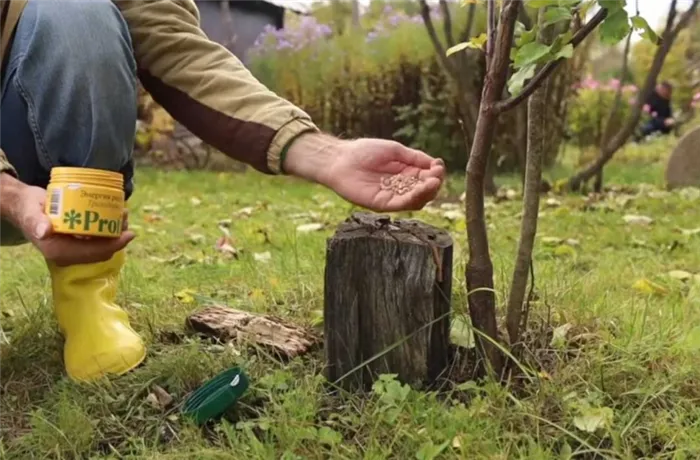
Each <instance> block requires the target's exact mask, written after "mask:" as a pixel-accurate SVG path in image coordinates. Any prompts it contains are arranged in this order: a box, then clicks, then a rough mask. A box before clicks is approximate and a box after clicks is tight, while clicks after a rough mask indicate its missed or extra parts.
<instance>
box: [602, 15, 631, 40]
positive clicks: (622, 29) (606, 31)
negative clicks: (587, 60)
mask: <svg viewBox="0 0 700 460" xmlns="http://www.w3.org/2000/svg"><path fill="white" fill-rule="evenodd" d="M629 32H630V23H629V16H628V15H627V11H625V10H623V9H619V10H616V11H615V12H614V13H611V14H609V15H608V17H606V18H605V20H604V21H603V23H602V24H601V25H600V39H601V41H602V42H603V44H605V45H614V44H616V43H618V42H619V41H620V40H622V39H623V38H625V37H626V36H627V34H628V33H629Z"/></svg>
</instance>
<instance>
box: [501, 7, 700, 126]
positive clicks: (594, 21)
mask: <svg viewBox="0 0 700 460" xmlns="http://www.w3.org/2000/svg"><path fill="white" fill-rule="evenodd" d="M674 1H675V0H674ZM696 1H700V0H696ZM607 16H608V10H606V9H600V10H599V11H598V12H597V13H596V15H595V16H593V17H592V18H591V20H590V21H588V22H587V23H586V25H585V26H583V27H581V28H580V29H579V30H577V31H576V33H575V34H574V36H573V37H572V38H571V42H570V43H571V45H572V46H573V47H574V48H576V47H577V46H578V45H580V44H581V42H582V41H583V40H584V39H585V38H586V37H587V36H588V35H590V33H591V32H593V31H594V30H595V28H596V27H598V25H599V24H600V23H601V22H603V20H604V19H605V18H606V17H607ZM562 61H564V59H563V58H561V59H557V60H556V61H552V62H549V63H548V64H547V65H545V66H544V67H543V68H542V70H541V71H539V72H537V74H536V75H535V76H534V77H532V78H531V79H530V81H529V82H527V85H525V87H524V88H523V90H522V91H521V92H520V93H519V94H518V95H517V96H513V97H511V98H510V99H507V100H505V101H501V102H499V103H498V104H496V110H498V111H501V112H505V111H507V110H510V109H512V108H513V107H515V106H517V105H518V104H520V103H521V102H522V101H524V100H525V99H527V98H528V97H530V95H531V94H532V93H534V92H535V90H536V89H537V88H539V86H540V85H541V84H542V83H543V82H544V81H545V80H546V79H547V78H548V77H549V76H550V75H551V74H552V72H554V70H555V69H556V68H557V67H558V66H559V64H560V63H561V62H562Z"/></svg>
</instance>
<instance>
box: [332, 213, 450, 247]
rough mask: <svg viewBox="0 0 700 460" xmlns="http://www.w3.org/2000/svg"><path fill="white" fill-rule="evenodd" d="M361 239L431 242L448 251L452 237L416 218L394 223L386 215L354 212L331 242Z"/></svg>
mask: <svg viewBox="0 0 700 460" xmlns="http://www.w3.org/2000/svg"><path fill="white" fill-rule="evenodd" d="M362 237H369V238H378V239H386V240H392V241H396V242H400V243H409V244H411V243H412V244H418V245H425V244H426V243H429V244H432V245H435V246H437V247H439V248H447V247H449V246H451V245H452V237H451V236H450V234H449V233H448V232H447V231H445V230H442V229H439V228H436V227H433V226H432V225H429V224H426V223H425V222H421V221H419V220H414V219H396V220H392V219H391V217H389V216H387V215H383V214H372V213H365V212H356V213H353V214H352V215H351V216H350V217H349V218H348V219H346V220H345V221H344V222H342V223H341V224H340V225H338V227H337V229H336V233H335V235H334V236H333V238H332V239H333V240H343V239H354V238H362Z"/></svg>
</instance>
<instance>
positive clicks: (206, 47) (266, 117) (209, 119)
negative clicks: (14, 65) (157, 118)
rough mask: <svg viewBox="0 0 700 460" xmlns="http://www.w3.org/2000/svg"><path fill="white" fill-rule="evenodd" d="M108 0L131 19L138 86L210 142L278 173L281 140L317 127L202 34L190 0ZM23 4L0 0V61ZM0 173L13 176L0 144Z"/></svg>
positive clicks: (265, 170) (23, 1)
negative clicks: (0, 171)
mask: <svg viewBox="0 0 700 460" xmlns="http://www.w3.org/2000/svg"><path fill="white" fill-rule="evenodd" d="M113 2H114V4H115V5H116V6H117V7H118V8H119V9H120V10H121V12H122V15H123V16H124V19H125V20H126V23H127V24H128V27H129V31H130V33H131V38H132V42H133V47H134V54H135V56H136V62H137V65H138V77H139V79H140V81H141V84H142V85H143V87H144V88H145V89H146V90H147V91H148V92H149V93H150V94H151V96H152V97H153V99H154V100H155V101H156V102H157V103H158V104H160V105H161V106H162V107H163V108H164V109H165V110H167V111H168V112H169V113H170V115H171V116H172V117H173V118H174V119H175V120H177V121H178V122H180V123H182V124H183V125H184V126H185V127H186V128H187V129H189V130H190V131H191V132H192V133H193V134H195V135H196V136H198V137H199V138H201V139H202V140H203V141H204V142H206V143H207V144H209V145H211V146H213V147H214V148H216V149H218V150H220V151H221V152H223V153H225V154H226V155H228V156H230V157H232V158H234V159H236V160H239V161H242V162H245V163H248V164H250V165H251V166H252V167H254V168H255V169H257V170H259V171H261V172H263V173H266V174H279V173H280V172H281V171H280V153H281V152H282V150H283V148H284V147H285V146H286V144H287V143H288V142H289V141H290V140H292V139H293V138H294V137H296V136H297V135H299V134H301V133H304V132H313V131H318V128H317V127H316V126H315V125H314V124H313V122H312V121H311V119H310V118H309V116H308V115H307V114H306V113H305V112H304V111H302V110H301V109H299V108H298V107H296V106H294V105H293V104H291V103H290V102H288V101H286V100H284V99H282V98H280V97H278V96H277V95H276V94H275V93H273V92H272V91H270V90H268V89H267V88H266V87H265V86H263V85H262V84H261V83H260V82H258V81H257V80H256V79H255V78H254V77H253V75H252V74H251V73H250V72H249V71H248V70H247V69H246V68H245V67H244V66H243V64H242V63H241V62H240V61H239V60H238V58H236V57H235V56H234V55H233V54H232V53H231V52H230V51H228V50H227V49H226V48H225V47H223V46H222V45H220V44H218V43H216V42H213V41H211V40H209V39H208V38H207V37H206V35H205V34H204V32H203V31H202V30H201V28H200V26H199V11H198V10H197V7H196V5H195V3H194V1H193V0H113ZM25 4H26V0H11V1H8V0H0V31H1V33H0V59H2V61H0V62H3V64H4V63H5V58H6V57H7V55H9V49H10V46H11V40H12V33H13V31H14V29H15V26H16V25H17V22H18V21H19V17H20V15H21V13H22V9H23V8H24V6H25ZM312 147H313V146H312ZM0 170H2V171H5V172H10V173H13V174H15V171H14V168H13V167H12V165H11V164H10V163H9V162H8V160H7V157H6V156H5V154H4V153H3V152H2V150H1V149H0Z"/></svg>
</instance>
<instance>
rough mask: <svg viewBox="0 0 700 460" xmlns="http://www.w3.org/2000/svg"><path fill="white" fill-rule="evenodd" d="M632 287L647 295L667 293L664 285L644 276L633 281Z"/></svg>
mask: <svg viewBox="0 0 700 460" xmlns="http://www.w3.org/2000/svg"><path fill="white" fill-rule="evenodd" d="M632 287H633V288H634V289H636V290H637V291H639V292H641V293H642V294H647V295H663V294H667V293H668V290H667V289H666V288H665V287H663V286H661V285H659V284H657V283H654V282H653V281H650V280H648V279H646V278H642V279H638V280H637V281H635V282H634V284H633V285H632Z"/></svg>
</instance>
